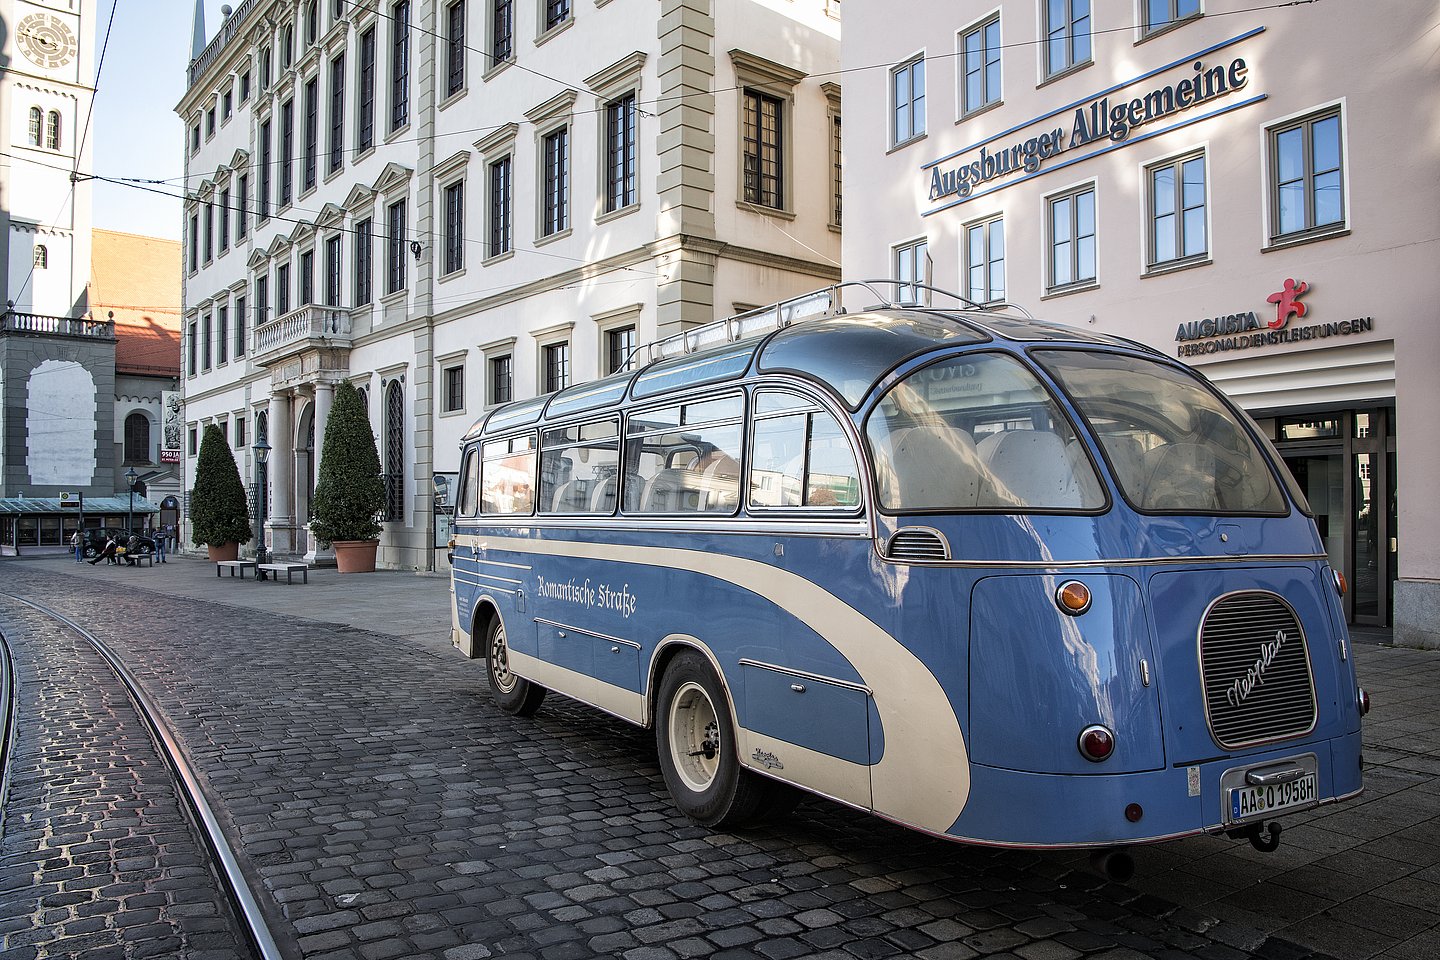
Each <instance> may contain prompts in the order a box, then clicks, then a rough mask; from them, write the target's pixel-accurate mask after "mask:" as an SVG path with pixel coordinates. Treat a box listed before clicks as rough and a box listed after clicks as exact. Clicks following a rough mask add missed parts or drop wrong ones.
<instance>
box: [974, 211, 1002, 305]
mask: <svg viewBox="0 0 1440 960" xmlns="http://www.w3.org/2000/svg"><path fill="white" fill-rule="evenodd" d="M965 299H967V300H969V301H970V302H972V303H980V304H984V303H995V302H998V301H1001V300H1004V299H1005V221H1004V220H1003V219H1001V218H998V217H997V218H996V219H994V220H989V221H986V222H985V223H975V224H971V225H970V226H968V227H966V228H965Z"/></svg>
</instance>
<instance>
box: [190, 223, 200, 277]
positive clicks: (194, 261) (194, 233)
mask: <svg viewBox="0 0 1440 960" xmlns="http://www.w3.org/2000/svg"><path fill="white" fill-rule="evenodd" d="M188 266H189V267H190V272H191V273H192V274H193V273H195V272H196V271H198V270H199V269H200V214H198V213H193V214H191V215H190V262H189V264H188Z"/></svg>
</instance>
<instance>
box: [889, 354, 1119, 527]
mask: <svg viewBox="0 0 1440 960" xmlns="http://www.w3.org/2000/svg"><path fill="white" fill-rule="evenodd" d="M866 432H867V434H868V436H869V439H870V446H871V448H872V450H873V451H874V454H875V479H876V489H877V490H878V491H879V495H880V505H881V506H882V507H884V508H885V509H887V510H897V511H905V512H926V511H942V510H972V509H982V510H983V509H989V510H995V509H1003V510H1060V509H1068V510H1098V509H1101V508H1103V507H1104V506H1105V501H1106V497H1105V490H1104V487H1103V486H1102V485H1101V483H1100V479H1099V477H1098V476H1097V475H1096V473H1095V468H1094V466H1093V465H1092V464H1091V462H1090V458H1089V457H1088V456H1087V455H1086V453H1085V449H1084V446H1083V445H1082V444H1081V443H1080V442H1079V441H1078V440H1077V439H1076V437H1075V432H1074V430H1073V429H1072V428H1071V426H1070V422H1069V421H1068V420H1066V419H1065V417H1064V415H1063V414H1062V413H1061V412H1060V408H1059V405H1058V404H1056V402H1055V399H1054V398H1053V397H1052V396H1051V395H1050V394H1049V392H1048V391H1047V390H1046V389H1045V387H1044V386H1043V385H1042V384H1041V383H1040V381H1039V380H1038V379H1037V378H1036V377H1035V375H1034V374H1033V373H1031V372H1030V371H1029V370H1028V369H1026V368H1025V366H1024V365H1023V364H1022V363H1021V362H1020V361H1019V360H1017V359H1015V358H1014V357H1011V356H1008V355H1004V354H987V353H980V354H969V355H966V356H962V357H953V358H951V359H948V360H943V361H941V362H939V363H933V364H931V365H929V366H927V367H923V368H921V369H920V370H917V371H915V372H914V373H912V374H911V375H910V376H908V377H906V378H905V379H904V380H902V381H900V382H899V383H897V384H896V385H895V386H893V387H891V388H890V390H889V391H888V392H887V393H886V394H885V396H884V398H883V399H881V401H880V404H879V406H878V407H877V408H876V409H875V411H874V412H873V413H871V415H870V419H869V422H868V424H867V426H866Z"/></svg>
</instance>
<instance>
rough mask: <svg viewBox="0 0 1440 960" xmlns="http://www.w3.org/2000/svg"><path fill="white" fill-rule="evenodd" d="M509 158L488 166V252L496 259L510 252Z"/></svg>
mask: <svg viewBox="0 0 1440 960" xmlns="http://www.w3.org/2000/svg"><path fill="white" fill-rule="evenodd" d="M510 161H511V158H510V157H501V158H500V159H499V160H496V161H495V162H494V163H492V164H490V251H489V255H490V256H492V257H498V256H499V255H500V254H502V253H509V252H510V200H511V197H510V186H511V185H510Z"/></svg>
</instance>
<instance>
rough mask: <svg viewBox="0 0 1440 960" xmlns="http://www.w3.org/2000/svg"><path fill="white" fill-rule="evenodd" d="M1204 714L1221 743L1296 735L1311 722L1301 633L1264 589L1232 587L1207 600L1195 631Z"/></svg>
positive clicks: (1310, 682) (1311, 688)
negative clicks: (1239, 590)
mask: <svg viewBox="0 0 1440 960" xmlns="http://www.w3.org/2000/svg"><path fill="white" fill-rule="evenodd" d="M1200 669H1201V674H1202V677H1203V681H1204V684H1205V712H1206V715H1207V719H1208V721H1209V723H1210V732H1211V734H1213V735H1214V737H1215V742H1216V743H1218V744H1220V745H1221V746H1222V747H1225V748H1227V749H1236V748H1239V747H1249V746H1254V745H1256V744H1260V743H1269V742H1272V741H1275V740H1284V739H1288V738H1290V737H1298V736H1303V735H1305V734H1307V733H1309V732H1310V731H1311V730H1313V729H1314V728H1315V711H1316V705H1315V682H1314V678H1313V677H1312V675H1311V673H1310V658H1309V657H1308V656H1307V654H1306V646H1305V634H1304V633H1303V632H1302V631H1301V629H1300V621H1299V620H1298V618H1297V617H1296V616H1295V612H1294V611H1293V610H1292V609H1291V608H1290V606H1289V604H1287V603H1285V601H1283V600H1281V599H1280V598H1279V597H1278V596H1276V595H1275V594H1272V593H1263V592H1259V591H1255V592H1246V593H1237V594H1232V595H1230V596H1228V597H1224V598H1223V599H1221V600H1219V601H1218V602H1216V603H1215V604H1214V605H1212V606H1211V608H1210V610H1209V612H1208V614H1207V615H1206V617H1205V622H1204V624H1203V625H1202V627H1201V629H1200Z"/></svg>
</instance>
